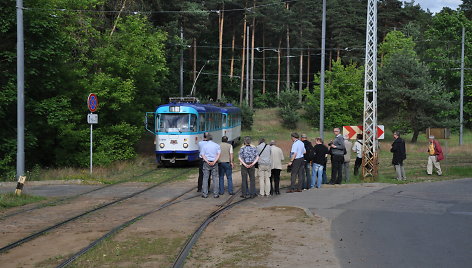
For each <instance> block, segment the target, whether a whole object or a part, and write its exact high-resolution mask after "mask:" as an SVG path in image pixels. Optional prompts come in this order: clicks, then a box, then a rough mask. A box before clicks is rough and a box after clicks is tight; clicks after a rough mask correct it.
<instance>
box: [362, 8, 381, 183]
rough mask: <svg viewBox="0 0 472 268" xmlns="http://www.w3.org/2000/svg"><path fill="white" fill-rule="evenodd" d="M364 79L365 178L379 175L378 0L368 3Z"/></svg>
mask: <svg viewBox="0 0 472 268" xmlns="http://www.w3.org/2000/svg"><path fill="white" fill-rule="evenodd" d="M365 47H366V49H365V81H364V124H363V125H364V138H363V141H364V145H363V148H362V152H363V157H362V175H363V177H364V180H365V179H369V177H370V178H372V179H374V178H375V177H377V171H378V170H377V166H378V165H377V164H378V155H377V154H378V152H377V148H378V145H377V142H378V141H377V0H369V3H368V5H367V31H366V44H365Z"/></svg>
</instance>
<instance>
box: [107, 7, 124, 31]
mask: <svg viewBox="0 0 472 268" xmlns="http://www.w3.org/2000/svg"><path fill="white" fill-rule="evenodd" d="M125 6H126V0H124V1H123V5H121V9H120V12H118V16H116V19H115V22H114V23H113V28H112V29H111V32H110V36H112V35H113V33H114V32H115V30H116V25H117V24H118V20H119V19H120V16H121V12H123V9H125Z"/></svg>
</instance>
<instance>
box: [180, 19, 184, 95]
mask: <svg viewBox="0 0 472 268" xmlns="http://www.w3.org/2000/svg"><path fill="white" fill-rule="evenodd" d="M180 42H182V44H183V43H184V27H182V26H180ZM183 96H184V49H183V48H181V49H180V97H183Z"/></svg>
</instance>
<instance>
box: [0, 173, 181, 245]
mask: <svg viewBox="0 0 472 268" xmlns="http://www.w3.org/2000/svg"><path fill="white" fill-rule="evenodd" d="M187 172H188V171H185V172H182V173H181V174H179V175H177V176H181V175H183V174H185V173H187ZM174 177H175V175H172V176H170V177H168V178H167V179H165V180H164V181H162V182H160V183H157V184H154V185H152V186H150V187H148V188H146V189H143V190H140V191H138V192H135V193H133V194H130V195H127V196H125V197H122V198H120V199H117V200H115V201H112V202H109V203H106V204H103V205H100V206H99V207H97V208H94V209H91V210H88V211H86V212H83V213H81V214H79V215H76V216H74V217H72V218H69V219H67V220H64V221H62V222H59V223H57V224H55V225H52V226H49V227H47V228H45V229H43V230H41V231H38V232H35V233H33V234H31V235H29V236H27V237H24V238H22V239H20V240H17V241H15V242H13V243H10V244H8V245H6V246H4V247H2V248H0V254H1V253H4V252H7V251H8V250H10V249H12V248H15V247H18V246H19V245H21V244H23V243H25V242H28V241H30V240H33V239H34V238H36V237H38V236H41V235H43V234H45V233H46V232H49V231H51V230H54V229H56V228H58V227H60V226H62V225H64V224H66V223H69V222H72V221H74V220H77V219H79V218H81V217H83V216H85V215H88V214H90V213H92V212H95V211H97V210H100V209H103V208H106V207H108V206H111V205H113V204H116V203H119V202H121V201H124V200H126V199H130V198H132V197H134V196H136V195H139V194H141V193H144V192H146V191H149V190H151V189H153V188H155V187H157V186H159V185H161V184H163V183H166V182H168V181H170V180H171V179H172V178H174Z"/></svg>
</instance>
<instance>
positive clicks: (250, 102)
mask: <svg viewBox="0 0 472 268" xmlns="http://www.w3.org/2000/svg"><path fill="white" fill-rule="evenodd" d="M255 7H256V1H255V0H254V8H255ZM255 32H256V18H255V17H254V18H252V36H251V38H252V40H251V80H250V82H251V84H250V86H249V107H251V109H252V108H253V104H254V33H255Z"/></svg>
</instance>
